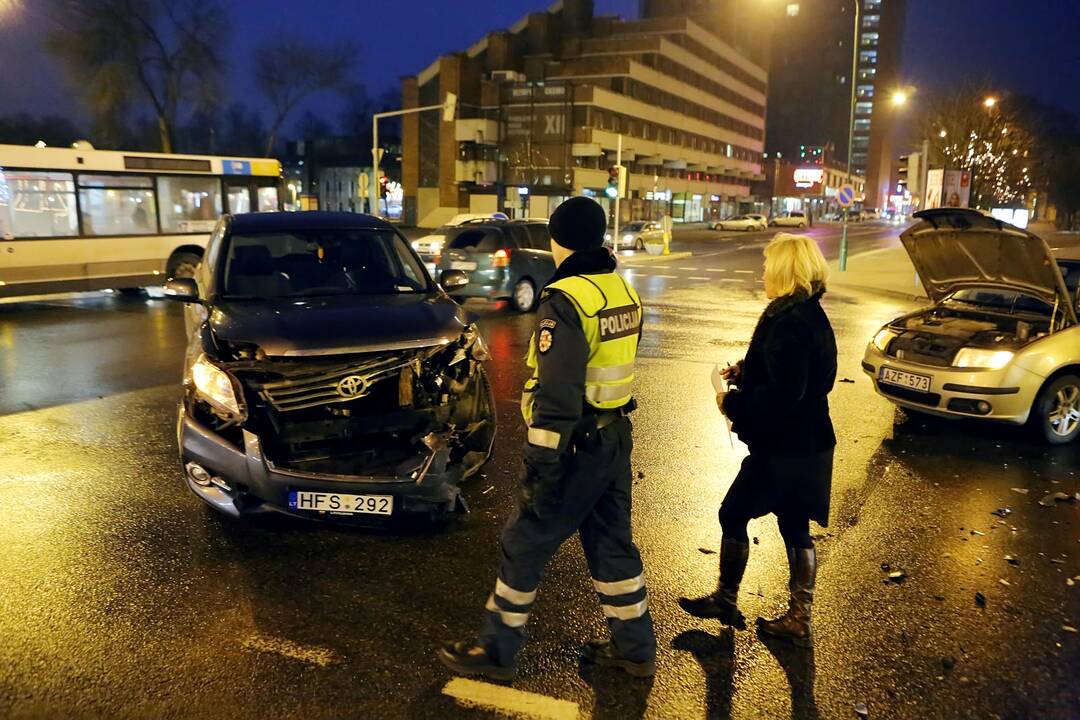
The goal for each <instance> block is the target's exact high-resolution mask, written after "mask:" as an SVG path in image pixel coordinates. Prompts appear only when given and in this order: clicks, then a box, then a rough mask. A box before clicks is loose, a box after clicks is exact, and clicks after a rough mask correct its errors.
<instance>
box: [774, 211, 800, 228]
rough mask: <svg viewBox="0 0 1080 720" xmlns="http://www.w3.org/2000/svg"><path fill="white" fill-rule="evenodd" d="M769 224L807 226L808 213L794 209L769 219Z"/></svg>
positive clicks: (775, 225)
mask: <svg viewBox="0 0 1080 720" xmlns="http://www.w3.org/2000/svg"><path fill="white" fill-rule="evenodd" d="M769 224H770V225H772V226H774V227H795V228H804V227H806V214H805V213H803V212H800V211H798V210H793V211H791V212H789V213H783V214H782V215H777V216H776V217H774V218H773V219H772V220H770V221H769Z"/></svg>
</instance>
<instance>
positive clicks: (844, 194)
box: [836, 183, 855, 208]
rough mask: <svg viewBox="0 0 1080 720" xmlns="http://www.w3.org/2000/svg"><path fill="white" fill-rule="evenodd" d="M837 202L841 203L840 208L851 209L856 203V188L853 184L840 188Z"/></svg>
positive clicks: (846, 184) (837, 193)
mask: <svg viewBox="0 0 1080 720" xmlns="http://www.w3.org/2000/svg"><path fill="white" fill-rule="evenodd" d="M836 202H838V203H840V207H845V208H849V207H851V205H852V204H853V203H854V202H855V188H854V187H852V185H851V183H845V184H843V185H841V186H840V189H839V190H837V191H836Z"/></svg>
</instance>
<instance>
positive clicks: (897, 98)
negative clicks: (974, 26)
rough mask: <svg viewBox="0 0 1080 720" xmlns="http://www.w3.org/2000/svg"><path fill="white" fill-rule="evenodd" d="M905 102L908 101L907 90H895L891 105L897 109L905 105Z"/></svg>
mask: <svg viewBox="0 0 1080 720" xmlns="http://www.w3.org/2000/svg"><path fill="white" fill-rule="evenodd" d="M907 101H908V93H907V90H897V91H896V92H894V93H893V94H892V104H893V105H895V106H897V107H900V106H902V105H905V104H906V103H907Z"/></svg>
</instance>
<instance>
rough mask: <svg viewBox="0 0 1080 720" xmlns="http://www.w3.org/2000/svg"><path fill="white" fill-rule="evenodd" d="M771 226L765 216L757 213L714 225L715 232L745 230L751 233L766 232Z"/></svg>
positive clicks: (721, 221)
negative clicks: (756, 231) (754, 231)
mask: <svg viewBox="0 0 1080 720" xmlns="http://www.w3.org/2000/svg"><path fill="white" fill-rule="evenodd" d="M768 224H769V222H768V220H767V219H766V218H765V216H764V215H759V214H757V213H748V214H746V215H736V216H735V217H731V218H727V219H726V220H717V221H716V222H714V223H713V224H712V229H713V230H745V231H746V232H750V231H753V230H764V229H765V228H766V226H767V225H768Z"/></svg>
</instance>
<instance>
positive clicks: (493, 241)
mask: <svg viewBox="0 0 1080 720" xmlns="http://www.w3.org/2000/svg"><path fill="white" fill-rule="evenodd" d="M502 246H503V243H502V233H500V232H499V231H498V230H496V229H495V228H473V229H470V230H466V231H464V232H462V233H460V234H459V235H458V236H457V237H456V238H454V239H453V240H451V241H450V249H452V250H466V251H470V252H495V251H496V250H498V249H499V248H500V247H502Z"/></svg>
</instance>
